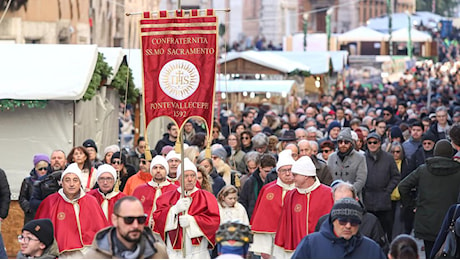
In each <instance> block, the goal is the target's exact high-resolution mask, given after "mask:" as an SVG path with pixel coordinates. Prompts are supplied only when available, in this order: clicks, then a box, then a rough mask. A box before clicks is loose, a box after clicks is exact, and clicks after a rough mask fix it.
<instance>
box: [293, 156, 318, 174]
mask: <svg viewBox="0 0 460 260" xmlns="http://www.w3.org/2000/svg"><path fill="white" fill-rule="evenodd" d="M291 172H292V173H293V174H299V175H303V176H316V167H315V165H314V164H313V161H312V160H311V158H310V157H309V156H302V157H300V159H298V160H297V161H295V162H294V163H293V164H292V169H291Z"/></svg>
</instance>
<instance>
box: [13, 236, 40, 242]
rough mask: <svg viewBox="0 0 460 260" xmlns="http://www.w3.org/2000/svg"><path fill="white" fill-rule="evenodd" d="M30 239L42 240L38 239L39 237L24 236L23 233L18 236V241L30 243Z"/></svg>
mask: <svg viewBox="0 0 460 260" xmlns="http://www.w3.org/2000/svg"><path fill="white" fill-rule="evenodd" d="M30 240H33V241H40V240H38V239H35V238H31V237H25V236H23V235H19V236H18V242H21V241H23V242H24V243H29V242H30Z"/></svg>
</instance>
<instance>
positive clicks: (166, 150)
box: [160, 145, 174, 155]
mask: <svg viewBox="0 0 460 260" xmlns="http://www.w3.org/2000/svg"><path fill="white" fill-rule="evenodd" d="M172 149H174V147H172V146H171V145H165V146H163V148H161V152H160V154H166V155H167V154H168V153H169V152H171V150H172Z"/></svg>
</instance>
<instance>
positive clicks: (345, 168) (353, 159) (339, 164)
mask: <svg viewBox="0 0 460 260" xmlns="http://www.w3.org/2000/svg"><path fill="white" fill-rule="evenodd" d="M327 167H328V168H329V172H330V173H331V175H332V179H334V180H337V179H340V180H343V181H348V182H349V183H351V184H352V185H353V187H354V188H355V190H356V192H357V194H358V196H360V197H361V191H362V189H363V188H364V185H365V184H366V179H367V165H366V158H365V157H364V155H362V154H360V153H359V152H358V151H356V150H354V149H353V150H352V151H351V152H350V154H349V155H347V156H346V157H345V158H344V160H343V161H342V160H341V159H340V158H339V156H338V154H337V152H334V153H332V154H331V155H329V158H328V160H327Z"/></svg>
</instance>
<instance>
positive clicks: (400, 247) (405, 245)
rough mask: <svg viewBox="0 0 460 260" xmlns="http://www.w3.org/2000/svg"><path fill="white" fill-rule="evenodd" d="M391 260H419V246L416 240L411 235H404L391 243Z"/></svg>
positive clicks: (389, 253)
mask: <svg viewBox="0 0 460 260" xmlns="http://www.w3.org/2000/svg"><path fill="white" fill-rule="evenodd" d="M388 258H389V259H418V258H419V255H418V246H417V242H416V241H415V239H414V238H413V237H411V236H409V235H406V234H402V235H399V236H397V237H395V239H394V240H393V241H392V242H391V245H390V252H388Z"/></svg>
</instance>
